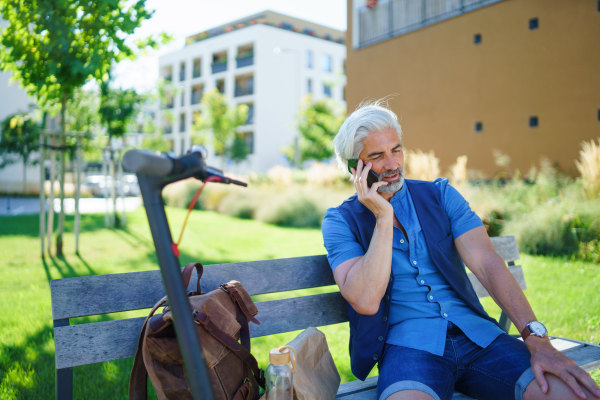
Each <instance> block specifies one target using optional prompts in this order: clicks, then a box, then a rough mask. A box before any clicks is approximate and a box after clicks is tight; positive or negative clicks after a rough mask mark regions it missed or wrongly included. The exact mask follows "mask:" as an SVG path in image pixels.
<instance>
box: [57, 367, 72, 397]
mask: <svg viewBox="0 0 600 400" xmlns="http://www.w3.org/2000/svg"><path fill="white" fill-rule="evenodd" d="M56 400H73V368H63V369H57V370H56Z"/></svg>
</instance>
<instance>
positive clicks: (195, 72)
mask: <svg viewBox="0 0 600 400" xmlns="http://www.w3.org/2000/svg"><path fill="white" fill-rule="evenodd" d="M200 76H202V75H201V70H200V67H197V68H196V67H195V68H194V70H193V71H192V78H200Z"/></svg>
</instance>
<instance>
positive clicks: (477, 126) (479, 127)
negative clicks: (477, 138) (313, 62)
mask: <svg viewBox="0 0 600 400" xmlns="http://www.w3.org/2000/svg"><path fill="white" fill-rule="evenodd" d="M481 131H483V122H480V121H478V122H475V132H481Z"/></svg>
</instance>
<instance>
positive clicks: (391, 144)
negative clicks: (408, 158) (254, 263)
mask: <svg viewBox="0 0 600 400" xmlns="http://www.w3.org/2000/svg"><path fill="white" fill-rule="evenodd" d="M334 147H335V151H336V155H337V159H338V163H339V164H340V166H341V167H343V168H344V169H346V167H347V165H348V159H359V160H358V164H357V168H355V169H354V168H352V173H353V178H354V185H355V187H356V194H355V195H354V196H352V197H350V198H349V199H347V200H346V201H344V203H342V204H341V205H340V206H338V207H336V208H332V209H329V210H328V211H327V213H326V214H325V218H324V220H323V238H324V242H325V247H326V249H327V253H328V259H329V263H330V265H331V268H332V269H333V276H334V278H335V281H336V283H337V285H338V286H339V288H340V291H341V293H342V296H344V298H345V299H346V300H347V302H348V315H349V319H350V357H351V364H352V372H353V373H354V374H355V375H356V376H357V377H358V378H360V379H363V380H364V379H365V378H366V377H367V375H368V374H369V372H370V370H371V369H372V367H373V366H374V365H375V364H376V363H377V365H378V368H379V380H378V385H377V392H378V394H377V397H378V399H379V400H385V399H388V400H399V399H415V400H421V399H423V400H431V399H435V400H443V399H451V398H452V394H453V391H454V390H457V391H459V392H462V393H464V394H466V395H468V396H470V397H473V398H477V399H490V400H494V399H502V400H505V399H525V400H534V399H557V400H558V399H560V400H565V399H575V398H583V399H585V398H588V399H592V398H594V397H595V398H600V390H599V389H598V387H597V386H596V384H595V382H594V381H593V380H592V378H591V377H590V376H589V375H588V374H587V373H586V372H585V371H583V370H582V369H581V368H579V367H578V366H577V365H576V364H575V362H573V361H572V360H571V359H569V358H567V357H566V356H564V355H563V354H562V353H560V352H559V351H557V350H555V349H554V348H553V347H552V345H551V344H550V341H549V339H548V336H547V334H546V330H545V327H544V326H543V325H542V324H541V323H540V322H538V321H537V319H536V317H535V315H534V313H533V311H532V310H531V307H530V305H529V303H528V302H527V299H526V298H525V295H524V294H523V292H522V290H521V289H520V287H519V285H518V284H517V282H516V281H515V279H514V278H513V276H512V275H511V274H510V272H509V271H508V269H507V268H506V266H505V264H504V261H503V260H502V259H501V258H500V257H499V256H498V255H497V254H496V252H495V251H494V247H493V245H492V243H491V241H490V239H489V237H488V235H487V233H486V230H485V228H484V227H483V224H482V223H481V220H480V219H479V218H478V217H477V215H476V214H475V213H473V212H472V211H471V209H470V207H469V205H468V203H467V202H466V201H465V200H464V198H463V197H462V196H461V195H460V194H459V193H458V192H457V191H456V190H455V189H454V188H452V187H451V186H450V185H449V184H448V181H447V180H446V179H437V180H435V181H434V182H421V181H410V180H406V181H405V180H404V172H403V166H404V153H403V149H402V130H401V128H400V125H399V124H398V120H397V117H396V115H395V114H394V113H393V112H392V111H390V110H388V109H386V108H384V107H381V106H380V105H378V104H377V103H376V104H371V105H366V106H362V107H360V108H359V109H357V110H356V111H355V112H354V113H352V114H351V115H350V116H349V117H348V118H347V119H346V121H345V122H344V124H343V125H342V127H341V128H340V131H339V132H338V134H337V136H336V138H335V140H334ZM370 170H372V171H373V172H375V173H376V174H377V177H378V181H377V182H375V183H373V184H372V185H371V187H368V185H367V177H368V174H369V173H370V172H369V171H370ZM461 259H462V261H464V263H465V265H466V266H467V267H468V268H469V270H471V271H472V272H473V273H474V274H475V276H476V277H477V278H478V279H479V281H480V282H481V283H482V284H483V286H484V287H485V288H486V289H487V291H488V292H489V293H490V295H491V296H492V298H493V299H494V300H495V301H496V303H498V305H499V306H500V307H501V308H502V309H503V310H504V312H506V313H507V314H508V316H509V318H510V319H511V321H513V323H514V324H515V326H516V327H517V329H518V330H519V332H521V333H522V336H523V338H524V339H525V340H524V342H523V341H520V340H518V339H516V338H513V337H511V336H509V335H507V334H506V333H505V332H504V331H503V330H502V329H501V328H500V327H499V326H498V324H497V322H496V321H495V320H494V319H492V318H490V317H489V316H488V315H487V314H486V312H485V311H484V310H483V307H482V306H481V304H480V303H479V300H478V299H477V296H476V295H475V293H474V291H473V287H472V286H471V284H470V282H469V279H468V277H467V275H466V272H465V269H464V267H463V266H462V263H461Z"/></svg>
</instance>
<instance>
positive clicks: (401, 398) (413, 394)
mask: <svg viewBox="0 0 600 400" xmlns="http://www.w3.org/2000/svg"><path fill="white" fill-rule="evenodd" d="M381 400H435V399H434V398H433V397H431V396H430V395H428V394H427V393H425V392H421V391H420V390H402V391H400V392H396V393H393V394H391V395H389V396H388V397H387V399H381Z"/></svg>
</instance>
